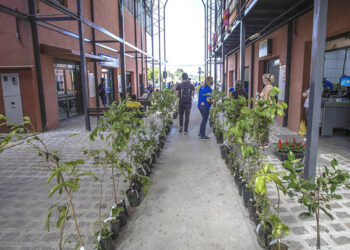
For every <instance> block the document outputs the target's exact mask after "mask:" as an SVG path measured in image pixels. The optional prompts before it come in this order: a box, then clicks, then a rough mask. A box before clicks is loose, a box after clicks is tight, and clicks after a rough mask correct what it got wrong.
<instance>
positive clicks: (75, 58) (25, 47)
mask: <svg viewBox="0 0 350 250" xmlns="http://www.w3.org/2000/svg"><path fill="white" fill-rule="evenodd" d="M91 1H93V0H83V1H82V5H83V10H82V11H83V14H82V16H83V17H84V18H85V19H88V20H90V21H91V20H92V14H93V16H94V23H95V24H96V25H98V26H100V27H102V28H104V29H105V30H107V31H109V32H111V33H113V34H114V35H116V36H119V37H120V34H119V17H118V1H114V0H104V1H102V2H100V1H94V3H93V5H94V7H93V10H92V9H91ZM28 2H29V1H24V0H21V1H9V0H7V1H5V0H0V5H2V6H4V8H8V9H12V10H14V11H15V12H16V13H21V14H23V15H24V16H27V15H28V14H29V5H28ZM58 2H61V3H62V4H63V5H64V7H66V8H68V9H69V10H71V11H73V12H76V11H77V7H76V0H64V1H58ZM124 2H126V5H125V6H126V7H124V24H125V25H124V32H125V41H127V42H128V43H130V44H132V45H133V46H135V47H137V48H139V49H141V31H140V29H141V28H142V29H143V32H142V34H143V36H142V40H143V49H142V50H143V51H146V49H145V44H146V35H145V34H146V32H145V27H144V24H142V26H141V25H140V20H139V18H138V20H137V22H136V37H135V30H134V27H135V26H134V16H133V13H132V12H133V3H134V1H133V0H129V1H124ZM35 3H36V6H35V7H36V15H37V17H45V16H47V15H52V14H54V15H58V14H60V15H61V16H62V13H61V12H59V11H58V10H56V9H54V8H52V7H50V6H48V5H46V4H44V3H42V2H41V1H35ZM139 9H141V7H139ZM141 23H144V19H143V18H142V22H141ZM0 24H1V25H0V38H1V39H0V57H1V60H0V113H1V114H11V112H14V110H16V112H15V113H14V115H13V116H14V118H13V119H12V120H13V121H18V120H19V119H20V117H23V116H29V117H30V118H31V120H32V123H33V125H34V127H35V129H36V130H38V131H42V130H43V126H42V122H41V121H42V117H41V107H40V101H39V91H38V80H37V73H36V67H35V65H36V64H35V57H34V50H33V39H32V31H31V25H30V22H29V20H28V19H26V18H21V17H20V15H18V16H17V18H16V16H14V15H9V14H8V13H4V12H3V11H2V12H0ZM37 24H38V25H37V28H38V39H39V44H40V60H41V69H42V79H43V81H42V82H43V91H44V102H45V109H46V112H45V113H46V120H47V123H46V126H47V129H51V128H53V127H56V126H58V125H59V122H60V120H63V119H68V118H70V117H73V116H76V115H82V114H83V113H84V110H83V94H82V83H81V80H80V51H79V39H78V38H79V36H78V35H79V32H78V22H77V21H76V20H75V21H70V20H67V21H62V20H60V21H47V20H43V21H41V20H38V22H37ZM84 37H85V53H86V61H87V63H86V69H87V76H86V78H87V81H86V82H87V87H88V96H89V99H88V103H89V107H96V105H99V106H101V105H102V100H101V98H99V97H98V89H97V90H96V83H97V84H99V83H100V82H101V78H104V79H105V82H106V83H105V90H106V95H105V99H106V102H107V104H106V105H107V106H108V105H109V104H111V103H112V102H113V101H114V100H117V99H118V98H119V93H120V92H121V89H120V88H121V83H120V81H121V80H120V75H121V71H120V54H119V50H120V44H119V42H109V43H96V54H94V52H93V44H92V42H91V40H93V30H92V28H91V27H89V26H88V25H84ZM95 40H96V41H101V40H112V39H111V38H110V37H109V36H106V35H105V34H103V33H101V32H99V31H97V30H96V31H95ZM136 40H137V44H136ZM125 51H126V52H127V55H126V60H125V71H126V86H127V91H128V93H129V94H136V95H140V94H141V93H142V91H143V89H144V88H143V87H145V86H144V85H142V86H140V85H139V86H137V80H136V78H137V77H138V81H139V84H141V83H142V84H146V77H147V74H146V63H145V62H146V60H144V65H143V69H144V72H143V73H144V74H143V76H144V78H143V79H142V70H141V68H142V65H141V60H138V74H139V75H138V76H137V75H136V60H135V58H134V56H135V54H136V53H128V52H130V51H133V49H132V48H130V47H128V46H125ZM138 55H139V57H140V53H138ZM95 64H96V72H95ZM96 76H97V79H96ZM96 80H97V82H96ZM10 85H11V88H9V87H8V86H10ZM1 86H2V87H1ZM12 88H15V89H16V91H15V89H12ZM14 92H16V93H17V94H14ZM96 94H97V97H96ZM97 102H99V103H98V104H97Z"/></svg>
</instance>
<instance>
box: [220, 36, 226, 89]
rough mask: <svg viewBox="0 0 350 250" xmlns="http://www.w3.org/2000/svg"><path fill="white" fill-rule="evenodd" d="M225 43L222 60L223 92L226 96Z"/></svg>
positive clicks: (222, 49) (222, 48)
mask: <svg viewBox="0 0 350 250" xmlns="http://www.w3.org/2000/svg"><path fill="white" fill-rule="evenodd" d="M224 48H225V45H224V41H222V46H221V58H222V73H221V74H222V91H223V92H224V93H225V94H226V78H225V54H224Z"/></svg>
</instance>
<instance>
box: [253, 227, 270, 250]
mask: <svg viewBox="0 0 350 250" xmlns="http://www.w3.org/2000/svg"><path fill="white" fill-rule="evenodd" d="M256 231H257V234H258V243H259V245H260V246H261V247H263V248H267V247H268V246H269V245H270V242H271V238H270V237H269V236H270V235H271V233H272V226H271V224H270V223H269V222H263V221H261V222H260V223H259V224H258V225H257V227H256Z"/></svg>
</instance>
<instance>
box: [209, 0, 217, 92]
mask: <svg viewBox="0 0 350 250" xmlns="http://www.w3.org/2000/svg"><path fill="white" fill-rule="evenodd" d="M217 12H218V8H217V4H216V1H215V13H214V18H215V20H214V24H215V25H214V26H215V30H216V27H217V15H218V13H217ZM213 41H214V40H213ZM213 51H214V89H216V83H217V77H218V76H217V70H218V69H217V56H216V51H215V48H214V46H213ZM210 68H211V67H210Z"/></svg>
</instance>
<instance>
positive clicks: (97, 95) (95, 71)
mask: <svg viewBox="0 0 350 250" xmlns="http://www.w3.org/2000/svg"><path fill="white" fill-rule="evenodd" d="M90 15H91V22H93V23H94V22H95V11H94V0H90ZM91 35H92V53H93V54H94V55H96V53H97V50H96V42H95V40H96V35H95V29H94V28H91ZM94 78H95V96H96V102H95V104H96V107H100V102H99V100H100V98H99V93H98V76H97V62H94ZM113 84H114V81H113ZM113 91H114V86H113ZM113 96H114V95H113ZM113 101H115V100H113Z"/></svg>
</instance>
